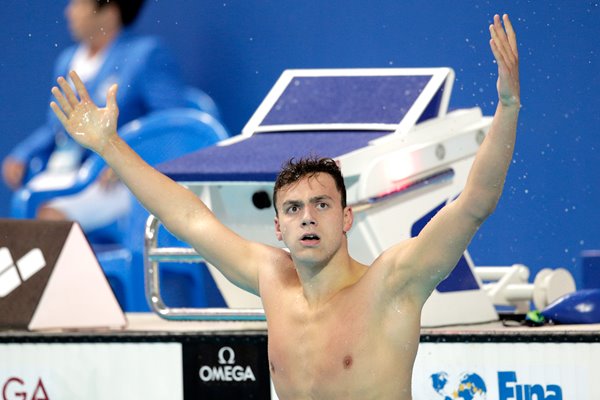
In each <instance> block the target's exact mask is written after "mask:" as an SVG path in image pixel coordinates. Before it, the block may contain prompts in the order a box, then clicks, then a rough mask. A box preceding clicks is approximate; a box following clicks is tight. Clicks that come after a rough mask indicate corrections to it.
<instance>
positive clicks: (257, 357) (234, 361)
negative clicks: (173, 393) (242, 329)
mask: <svg viewBox="0 0 600 400" xmlns="http://www.w3.org/2000/svg"><path fill="white" fill-rule="evenodd" d="M198 339H199V340H198V341H193V342H184V343H183V393H184V399H185V400H196V399H198V400H200V399H202V400H205V399H206V400H210V399H215V400H217V399H218V400H230V399H231V400H243V399H258V400H269V399H271V381H270V375H269V360H268V356H267V336H266V335H265V334H243V335H241V334H240V335H214V336H203V337H198Z"/></svg>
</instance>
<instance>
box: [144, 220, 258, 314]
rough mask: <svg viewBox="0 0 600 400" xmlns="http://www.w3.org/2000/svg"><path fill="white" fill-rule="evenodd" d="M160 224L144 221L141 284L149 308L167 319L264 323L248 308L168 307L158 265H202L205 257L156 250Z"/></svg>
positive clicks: (182, 249)
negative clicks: (163, 295) (162, 263)
mask: <svg viewBox="0 0 600 400" xmlns="http://www.w3.org/2000/svg"><path fill="white" fill-rule="evenodd" d="M160 225H161V223H160V221H159V220H158V218H156V217H155V216H153V215H150V216H149V217H148V220H147V221H146V230H145V235H144V266H145V268H144V281H145V285H144V286H145V290H146V300H147V301H148V305H149V306H150V309H151V310H152V311H154V312H155V313H156V314H158V315H159V316H160V317H162V318H164V319H167V320H194V321H215V320H216V321H265V320H266V318H265V312H264V310H263V309H261V308H258V309H254V308H247V309H236V308H170V307H168V306H167V305H166V304H165V303H164V302H163V300H162V297H161V295H160V279H159V268H158V264H159V263H161V262H184V263H202V262H204V258H202V256H200V255H199V254H198V253H197V252H196V251H195V250H194V249H192V248H187V247H163V248H158V230H159V229H160Z"/></svg>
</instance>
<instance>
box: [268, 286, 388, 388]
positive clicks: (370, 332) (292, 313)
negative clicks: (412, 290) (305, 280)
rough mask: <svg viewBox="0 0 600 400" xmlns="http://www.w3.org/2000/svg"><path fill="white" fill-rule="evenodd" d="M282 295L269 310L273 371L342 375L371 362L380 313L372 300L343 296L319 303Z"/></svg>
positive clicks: (312, 375) (311, 375)
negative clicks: (318, 305)
mask: <svg viewBox="0 0 600 400" xmlns="http://www.w3.org/2000/svg"><path fill="white" fill-rule="evenodd" d="M280 300H281V301H282V302H281V304H280V305H279V307H277V308H276V310H273V311H271V312H269V313H268V318H269V357H270V361H271V368H272V369H274V371H272V373H273V372H274V373H278V372H279V373H281V374H285V375H288V374H291V375H298V378H300V375H306V376H305V377H304V379H317V380H318V379H320V378H327V379H339V378H342V379H343V378H344V377H350V376H352V375H354V373H355V372H357V371H361V370H365V369H367V368H371V366H372V362H371V361H372V360H371V358H372V357H374V356H375V352H376V348H377V345H376V343H373V341H372V340H373V337H374V336H375V335H374V333H375V332H376V330H377V328H376V324H375V322H376V320H377V318H376V315H374V311H373V309H372V305H371V304H369V301H368V300H367V301H362V302H360V301H359V302H356V301H351V299H344V298H342V299H337V301H334V302H331V303H329V304H327V305H326V306H324V307H322V308H318V309H310V308H309V307H307V306H306V305H305V304H303V303H302V302H300V301H291V302H287V301H285V299H280ZM290 377H291V376H290Z"/></svg>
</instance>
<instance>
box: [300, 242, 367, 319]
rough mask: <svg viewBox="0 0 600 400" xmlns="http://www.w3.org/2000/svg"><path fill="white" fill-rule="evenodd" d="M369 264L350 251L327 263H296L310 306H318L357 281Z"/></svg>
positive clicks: (303, 290)
mask: <svg viewBox="0 0 600 400" xmlns="http://www.w3.org/2000/svg"><path fill="white" fill-rule="evenodd" d="M367 269H368V268H367V266H365V265H363V264H361V263H359V262H357V261H356V260H354V259H352V257H350V255H349V254H348V252H342V253H340V254H337V255H336V256H335V257H334V258H333V259H332V260H330V261H329V262H328V263H327V264H325V265H302V264H296V272H297V273H298V278H299V280H300V284H301V285H302V292H303V295H304V298H305V299H306V302H307V304H308V306H309V307H310V308H318V307H320V306H322V305H324V304H326V303H328V302H329V301H330V300H331V299H333V298H334V297H335V296H336V295H337V294H338V293H340V292H342V291H343V290H344V289H346V288H348V287H350V286H352V285H354V284H355V283H357V282H358V281H359V280H360V279H361V278H362V276H363V275H364V274H365V273H366V272H367Z"/></svg>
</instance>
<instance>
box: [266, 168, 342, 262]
mask: <svg viewBox="0 0 600 400" xmlns="http://www.w3.org/2000/svg"><path fill="white" fill-rule="evenodd" d="M276 207H277V210H278V216H277V217H276V218H275V234H276V235H277V239H278V240H282V241H283V242H284V243H285V244H286V246H287V247H288V249H289V250H290V253H291V255H292V258H294V260H295V262H299V263H306V264H322V263H327V262H328V261H329V260H331V258H332V257H333V256H335V254H336V253H337V252H338V251H339V250H340V248H341V247H342V246H345V245H346V236H345V233H346V232H348V231H349V230H350V228H351V227H352V210H351V209H350V207H345V208H343V207H342V200H341V194H340V192H339V191H338V190H337V188H336V185H335V181H334V179H333V177H331V175H329V174H326V173H317V174H315V175H312V176H308V177H305V178H302V179H300V180H299V181H297V182H294V183H292V184H290V185H287V186H284V187H283V188H281V189H280V190H279V191H278V194H277V204H276Z"/></svg>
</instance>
